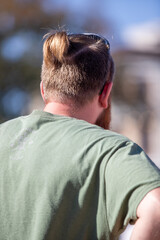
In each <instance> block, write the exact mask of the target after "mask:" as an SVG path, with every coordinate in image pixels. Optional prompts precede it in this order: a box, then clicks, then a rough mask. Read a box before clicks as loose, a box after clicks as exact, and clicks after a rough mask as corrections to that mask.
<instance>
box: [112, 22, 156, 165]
mask: <svg viewBox="0 0 160 240" xmlns="http://www.w3.org/2000/svg"><path fill="white" fill-rule="evenodd" d="M158 26H159V24H158V22H154V23H149V24H145V25H142V26H137V27H134V28H130V29H129V30H128V31H126V32H125V33H124V39H125V41H126V43H127V49H125V50H120V51H117V52H116V53H115V54H114V59H115V61H116V65H117V73H116V79H115V81H116V84H115V88H114V106H113V117H112V120H113V124H112V127H113V129H114V130H117V131H118V132H121V133H123V134H124V135H126V136H127V137H129V138H130V139H132V140H133V141H135V142H137V143H138V144H139V145H140V146H141V147H142V148H144V150H145V151H146V152H147V153H148V155H149V156H150V157H151V158H152V159H153V160H154V161H155V162H156V164H157V165H159V166H160V149H159V141H160V124H159V123H160V107H159V103H160V32H159V27H158Z"/></svg>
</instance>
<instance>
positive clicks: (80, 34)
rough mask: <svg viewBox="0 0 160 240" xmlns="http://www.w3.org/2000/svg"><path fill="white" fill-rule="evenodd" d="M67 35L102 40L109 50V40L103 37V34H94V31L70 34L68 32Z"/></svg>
mask: <svg viewBox="0 0 160 240" xmlns="http://www.w3.org/2000/svg"><path fill="white" fill-rule="evenodd" d="M68 36H69V37H70V36H71V37H81V36H85V37H87V38H91V39H94V40H96V41H102V42H103V43H104V44H105V45H106V47H107V48H108V50H110V43H109V41H108V40H107V39H106V38H104V37H103V36H101V35H99V34H95V33H77V34H76V33H71V34H68Z"/></svg>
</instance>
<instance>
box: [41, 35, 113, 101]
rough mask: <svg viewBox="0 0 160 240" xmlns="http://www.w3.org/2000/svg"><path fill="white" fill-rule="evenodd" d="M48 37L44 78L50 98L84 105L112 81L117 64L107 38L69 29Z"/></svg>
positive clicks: (47, 97)
mask: <svg viewBox="0 0 160 240" xmlns="http://www.w3.org/2000/svg"><path fill="white" fill-rule="evenodd" d="M45 38H46V39H45V42H44V45H43V64H42V71H41V79H42V81H43V86H44V97H45V100H46V101H48V102H49V101H52V100H53V99H54V100H57V101H60V102H62V103H65V102H66V101H68V100H73V102H74V103H76V104H79V105H83V104H85V103H86V102H87V101H90V100H92V99H93V97H94V96H95V95H96V94H97V93H98V92H99V91H100V90H101V89H102V87H103V85H104V83H105V82H106V81H112V77H113V71H114V70H113V69H114V63H113V60H112V57H111V56H110V53H109V50H108V49H107V47H106V45H105V44H104V42H103V41H101V40H98V41H97V40H95V39H93V38H89V37H87V36H85V35H82V34H80V35H67V33H66V32H65V31H63V32H57V33H49V34H47V35H46V36H45Z"/></svg>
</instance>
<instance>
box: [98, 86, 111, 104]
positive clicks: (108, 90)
mask: <svg viewBox="0 0 160 240" xmlns="http://www.w3.org/2000/svg"><path fill="white" fill-rule="evenodd" d="M112 86H113V83H112V82H109V83H106V84H105V86H104V89H103V91H102V93H101V95H100V96H99V103H100V104H101V106H102V107H103V108H107V107H108V99H109V96H110V93H111V90H112Z"/></svg>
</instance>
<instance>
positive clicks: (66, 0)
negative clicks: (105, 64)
mask: <svg viewBox="0 0 160 240" xmlns="http://www.w3.org/2000/svg"><path fill="white" fill-rule="evenodd" d="M50 29H55V30H56V29H65V30H68V31H69V32H74V33H76V32H96V33H99V34H101V35H104V36H105V37H106V38H107V39H108V40H109V41H110V44H111V53H112V56H113V58H114V60H115V64H116V74H115V79H114V81H115V84H114V89H113V94H112V99H113V104H112V130H114V131H117V132H119V133H122V134H124V135H126V136H127V137H129V138H130V139H132V140H133V141H135V142H137V143H138V144H139V145H140V146H141V147H142V148H143V149H144V150H145V151H146V152H147V154H148V155H149V156H150V157H151V158H152V160H153V161H154V162H155V163H156V164H157V165H158V166H159V167H160V147H159V143H160V1H159V0H141V1H139V0H135V1H128V0H121V1H116V0H5V1H1V3H0V123H2V122H4V121H6V120H8V119H12V118H15V117H17V116H20V115H24V114H29V113H31V112H32V110H33V109H43V102H42V99H41V96H40V93H39V84H40V68H41V63H42V45H43V40H42V38H43V35H44V34H45V33H47V32H48V31H49V30H50ZM1 141H2V140H1ZM121 239H125V240H126V239H127V236H124V235H123V236H121Z"/></svg>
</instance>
